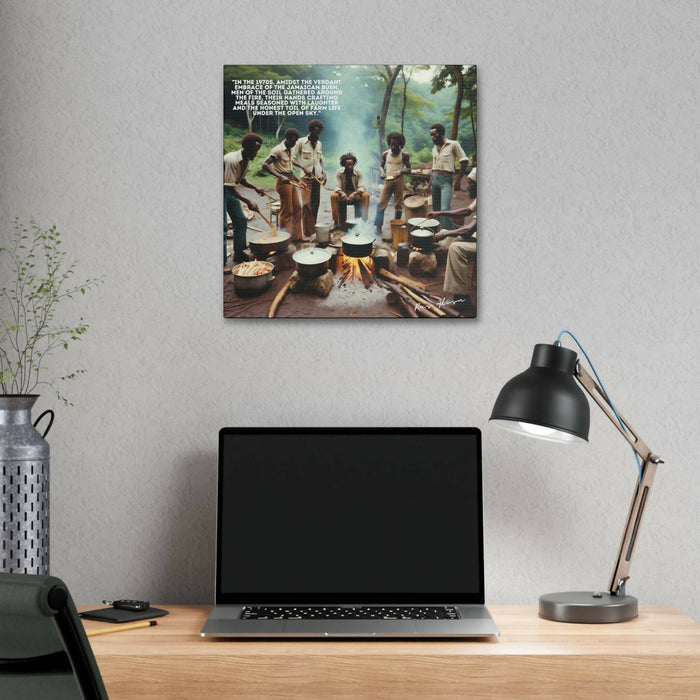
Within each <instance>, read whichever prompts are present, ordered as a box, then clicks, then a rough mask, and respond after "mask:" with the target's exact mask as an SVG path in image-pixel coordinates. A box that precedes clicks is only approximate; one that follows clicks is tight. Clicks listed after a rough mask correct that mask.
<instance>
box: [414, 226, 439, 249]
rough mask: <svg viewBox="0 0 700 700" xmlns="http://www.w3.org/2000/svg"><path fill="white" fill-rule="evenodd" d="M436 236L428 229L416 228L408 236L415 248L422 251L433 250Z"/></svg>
mask: <svg viewBox="0 0 700 700" xmlns="http://www.w3.org/2000/svg"><path fill="white" fill-rule="evenodd" d="M434 239H435V234H434V233H433V231H431V230H430V229H427V228H414V229H413V231H411V232H409V234H408V241H409V243H410V244H411V245H412V246H413V247H414V248H420V249H421V250H432V248H433V244H434V242H435V241H434Z"/></svg>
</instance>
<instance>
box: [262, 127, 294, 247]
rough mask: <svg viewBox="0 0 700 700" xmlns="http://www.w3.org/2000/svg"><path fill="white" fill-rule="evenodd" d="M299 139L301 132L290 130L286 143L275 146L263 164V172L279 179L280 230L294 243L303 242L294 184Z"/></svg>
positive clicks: (287, 133)
mask: <svg viewBox="0 0 700 700" xmlns="http://www.w3.org/2000/svg"><path fill="white" fill-rule="evenodd" d="M298 139H299V132H298V131H297V130H296V129H294V128H291V127H290V128H289V129H287V131H285V132H284V141H282V143H280V144H278V145H277V146H275V147H274V148H273V149H272V150H271V151H270V155H269V156H268V157H267V158H266V159H265V162H264V163H263V170H265V171H267V172H268V173H270V175H274V176H275V177H276V178H277V182H276V183H275V189H276V190H277V192H278V194H279V196H280V228H281V229H284V230H285V231H287V232H289V235H290V238H291V239H292V240H293V241H299V240H301V237H302V233H301V203H300V202H299V195H298V194H297V188H296V186H295V184H294V183H298V182H299V179H298V178H297V176H296V175H295V174H294V172H293V171H292V150H293V148H294V146H295V145H296V143H297V140H298Z"/></svg>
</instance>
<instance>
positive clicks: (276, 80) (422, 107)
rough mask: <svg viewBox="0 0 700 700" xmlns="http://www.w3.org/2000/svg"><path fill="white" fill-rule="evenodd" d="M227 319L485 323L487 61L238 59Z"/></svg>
mask: <svg viewBox="0 0 700 700" xmlns="http://www.w3.org/2000/svg"><path fill="white" fill-rule="evenodd" d="M223 73H224V75H223V97H224V99H223V106H224V114H223V135H224V149H223V150H224V188H223V291H224V294H223V297H224V317H225V318H273V317H276V318H421V319H423V318H442V319H445V318H446V319H454V318H474V317H475V316H476V302H477V294H476V292H477V284H476V280H477V272H476V271H477V227H476V217H477V214H476V188H477V148H476V144H477V119H476V107H477V83H476V66H474V65H467V64H465V65H276V66H272V65H270V66H268V65H227V66H224V71H223Z"/></svg>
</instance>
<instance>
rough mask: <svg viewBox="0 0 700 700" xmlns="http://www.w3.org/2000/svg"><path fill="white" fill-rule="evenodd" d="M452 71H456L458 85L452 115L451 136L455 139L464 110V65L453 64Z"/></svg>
mask: <svg viewBox="0 0 700 700" xmlns="http://www.w3.org/2000/svg"><path fill="white" fill-rule="evenodd" d="M452 71H453V72H454V76H455V84H456V85H457V97H456V98H455V111H454V114H453V115H452V136H451V137H450V138H451V139H452V140H453V141H455V140H456V139H457V132H458V130H459V113H460V112H461V111H462V96H463V95H464V76H463V75H462V66H452Z"/></svg>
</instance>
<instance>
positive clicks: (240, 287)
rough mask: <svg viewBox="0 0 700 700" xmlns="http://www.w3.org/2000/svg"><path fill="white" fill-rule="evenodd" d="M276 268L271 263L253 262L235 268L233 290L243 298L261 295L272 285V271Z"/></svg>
mask: <svg viewBox="0 0 700 700" xmlns="http://www.w3.org/2000/svg"><path fill="white" fill-rule="evenodd" d="M274 269H275V266H274V265H273V264H272V263H271V262H264V261H262V260H252V261H251V262H244V263H241V264H240V265H236V267H234V268H233V270H232V272H233V288H234V289H235V290H236V294H238V296H241V297H252V296H255V295H256V294H261V293H262V292H264V291H265V290H266V289H267V288H268V287H269V286H270V285H271V284H272V271H273V270H274Z"/></svg>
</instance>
